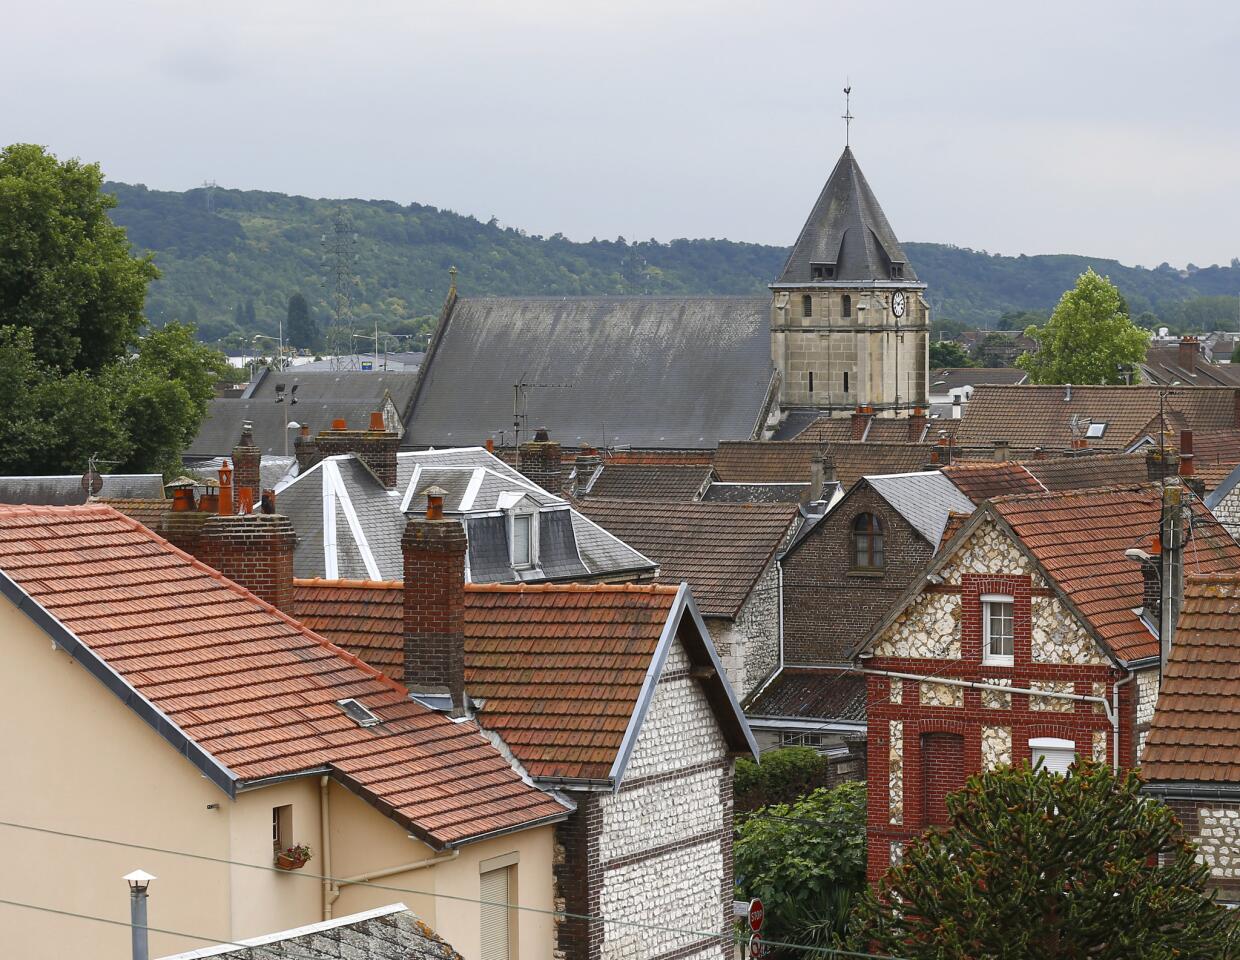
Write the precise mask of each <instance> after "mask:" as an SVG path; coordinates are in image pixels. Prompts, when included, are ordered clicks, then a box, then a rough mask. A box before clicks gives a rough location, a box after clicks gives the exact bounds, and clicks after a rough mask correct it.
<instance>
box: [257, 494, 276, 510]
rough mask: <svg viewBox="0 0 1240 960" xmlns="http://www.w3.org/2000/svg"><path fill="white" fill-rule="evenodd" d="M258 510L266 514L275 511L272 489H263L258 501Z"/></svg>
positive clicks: (274, 496)
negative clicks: (261, 496)
mask: <svg viewBox="0 0 1240 960" xmlns="http://www.w3.org/2000/svg"><path fill="white" fill-rule="evenodd" d="M259 510H261V511H262V512H263V513H265V514H267V515H268V516H271V514H273V513H275V512H276V492H275V491H274V490H264V491H263V499H262V500H261V501H260V503H259Z"/></svg>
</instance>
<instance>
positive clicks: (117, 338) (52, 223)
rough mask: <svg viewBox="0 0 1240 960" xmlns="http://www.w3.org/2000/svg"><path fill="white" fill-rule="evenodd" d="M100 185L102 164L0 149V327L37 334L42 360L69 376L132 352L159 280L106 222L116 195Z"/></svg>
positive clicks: (25, 148)
mask: <svg viewBox="0 0 1240 960" xmlns="http://www.w3.org/2000/svg"><path fill="white" fill-rule="evenodd" d="M102 184H103V174H102V173H101V172H100V170H99V166H98V164H93V163H91V164H83V163H81V162H79V161H77V160H66V161H64V162H63V163H61V162H60V161H58V160H57V159H56V158H55V157H54V156H52V155H51V154H49V153H47V152H46V151H45V150H44V149H43V148H42V147H39V146H36V145H34V144H13V145H12V146H9V147H5V148H4V149H3V151H0V324H3V325H10V326H20V327H26V328H28V329H30V330H31V331H32V333H33V347H34V351H35V356H36V357H37V358H38V359H39V360H40V361H42V362H43V363H45V364H47V365H49V366H50V367H52V368H54V369H56V370H59V371H61V372H65V373H68V372H70V371H74V370H86V371H93V370H98V369H99V368H101V367H103V366H104V365H105V364H108V363H111V362H112V361H114V360H116V359H117V358H119V357H120V356H122V355H123V354H124V353H125V351H126V350H127V349H128V348H129V347H130V346H131V345H132V344H133V342H134V340H135V338H136V337H137V335H138V331H139V330H140V329H141V327H142V324H143V316H142V307H143V302H144V298H145V296H146V285H147V284H148V283H150V281H152V280H153V279H155V277H157V276H158V272H157V271H156V269H155V266H154V264H153V263H152V262H151V258H150V257H149V256H146V257H134V256H132V255H131V254H130V252H129V241H128V239H127V238H126V236H125V231H124V230H123V229H122V228H120V227H118V226H114V225H113V223H112V221H111V220H109V219H108V215H107V211H108V210H109V209H110V208H112V207H114V206H116V199H115V197H112V196H110V195H108V194H106V193H103V192H102V190H101V189H100V188H101V187H102Z"/></svg>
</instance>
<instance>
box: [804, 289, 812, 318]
mask: <svg viewBox="0 0 1240 960" xmlns="http://www.w3.org/2000/svg"><path fill="white" fill-rule="evenodd" d="M813 315H814V298H813V297H811V296H810V295H809V294H808V293H807V294H805V296H803V297H802V298H801V316H803V317H812V316H813Z"/></svg>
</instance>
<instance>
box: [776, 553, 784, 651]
mask: <svg viewBox="0 0 1240 960" xmlns="http://www.w3.org/2000/svg"><path fill="white" fill-rule="evenodd" d="M775 567H776V568H777V569H778V570H779V665H778V666H777V667H776V668H775V672H776V673H783V670H784V563H783V561H782V560H780V559H779V558H778V557H776V558H775Z"/></svg>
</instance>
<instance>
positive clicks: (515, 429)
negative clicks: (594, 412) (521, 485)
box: [512, 380, 573, 462]
mask: <svg viewBox="0 0 1240 960" xmlns="http://www.w3.org/2000/svg"><path fill="white" fill-rule="evenodd" d="M572 388H573V385H572V384H571V383H529V382H527V381H525V380H522V381H521V382H520V383H514V384H513V385H512V443H513V446H514V447H516V448H517V451H518V454H517V456H518V458H519V457H520V449H521V436H522V434H524V433H526V432H527V423H528V421H529V405H530V391H531V390H571V389H572ZM518 462H519V460H518Z"/></svg>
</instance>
